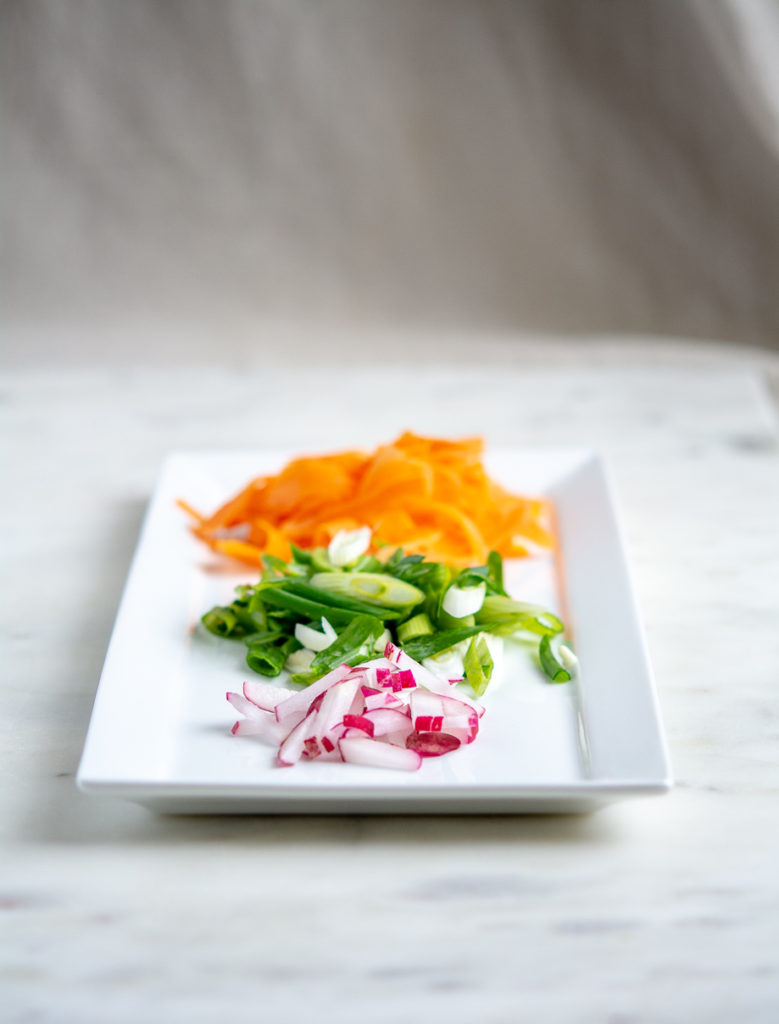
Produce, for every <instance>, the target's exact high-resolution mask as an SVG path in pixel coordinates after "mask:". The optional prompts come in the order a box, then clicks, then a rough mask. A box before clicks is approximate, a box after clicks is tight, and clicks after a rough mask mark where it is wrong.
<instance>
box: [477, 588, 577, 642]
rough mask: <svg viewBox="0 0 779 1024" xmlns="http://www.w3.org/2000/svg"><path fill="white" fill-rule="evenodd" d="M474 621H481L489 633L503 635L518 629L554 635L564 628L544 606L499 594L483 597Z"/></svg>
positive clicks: (542, 634)
mask: <svg viewBox="0 0 779 1024" xmlns="http://www.w3.org/2000/svg"><path fill="white" fill-rule="evenodd" d="M476 621H477V622H480V623H483V624H484V627H485V629H486V630H488V631H489V632H490V633H497V634H498V635H503V636H509V635H511V633H512V632H517V631H520V630H524V631H526V632H528V633H536V634H537V635H539V636H546V635H548V636H554V635H555V634H557V633H562V631H563V629H564V626H563V624H562V622H561V621H560V619H558V618H557V616H556V615H553V614H552V613H551V612H548V611H547V610H546V609H545V608H541V607H540V606H539V605H534V604H525V603H523V602H522V601H513V600H512V599H511V598H510V597H503V596H501V595H499V594H488V595H487V597H485V598H484V604H483V605H482V606H481V608H480V609H479V611H478V612H477V613H476Z"/></svg>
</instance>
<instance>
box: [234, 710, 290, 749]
mask: <svg viewBox="0 0 779 1024" xmlns="http://www.w3.org/2000/svg"><path fill="white" fill-rule="evenodd" d="M232 732H233V736H259V737H260V738H261V739H264V740H267V741H268V742H269V743H274V744H278V743H281V741H282V740H283V739H284V736H285V734H286V729H285V727H284V726H283V725H280V724H279V723H278V722H277V721H276V719H275V718H274V717H273V716H272V715H269V714H265V716H264V717H263V718H242V719H240V721H238V722H236V723H235V725H234V726H233V729H232Z"/></svg>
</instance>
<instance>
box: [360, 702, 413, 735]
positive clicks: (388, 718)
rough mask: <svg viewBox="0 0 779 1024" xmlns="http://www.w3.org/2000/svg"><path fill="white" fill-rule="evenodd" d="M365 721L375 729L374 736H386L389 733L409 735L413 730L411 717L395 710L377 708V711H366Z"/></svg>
mask: <svg viewBox="0 0 779 1024" xmlns="http://www.w3.org/2000/svg"><path fill="white" fill-rule="evenodd" d="M363 719H365V720H366V721H367V722H369V723H370V725H371V727H372V729H373V731H372V733H371V735H372V736H386V735H387V734H388V733H396V732H405V733H406V734H408V733H410V732H411V730H412V728H413V727H412V725H411V719H410V718H409V716H408V715H405V714H404V713H403V712H402V711H396V710H395V709H394V708H376V710H375V711H366V712H365V714H364V715H363Z"/></svg>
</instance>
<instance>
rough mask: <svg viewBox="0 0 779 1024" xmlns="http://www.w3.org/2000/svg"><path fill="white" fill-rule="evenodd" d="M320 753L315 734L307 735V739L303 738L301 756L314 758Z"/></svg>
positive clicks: (320, 749)
mask: <svg viewBox="0 0 779 1024" xmlns="http://www.w3.org/2000/svg"><path fill="white" fill-rule="evenodd" d="M321 753H322V748H321V747H320V746H319V743H318V742H317V739H316V737H315V736H309V737H308V739H307V740H303V757H310V758H312V759H313V758H315V757H319V755H320V754H321Z"/></svg>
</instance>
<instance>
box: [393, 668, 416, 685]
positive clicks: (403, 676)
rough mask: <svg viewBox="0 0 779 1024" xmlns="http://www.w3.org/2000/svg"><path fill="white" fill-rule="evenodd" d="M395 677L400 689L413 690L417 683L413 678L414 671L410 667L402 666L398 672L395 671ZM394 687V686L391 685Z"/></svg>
mask: <svg viewBox="0 0 779 1024" xmlns="http://www.w3.org/2000/svg"><path fill="white" fill-rule="evenodd" d="M395 679H397V681H398V682H399V683H400V688H401V690H413V689H414V687H415V686H416V685H417V681H416V679H415V678H414V673H413V672H412V671H411V669H408V668H403V669H401V670H400V672H396V673H395ZM393 689H394V686H393Z"/></svg>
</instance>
